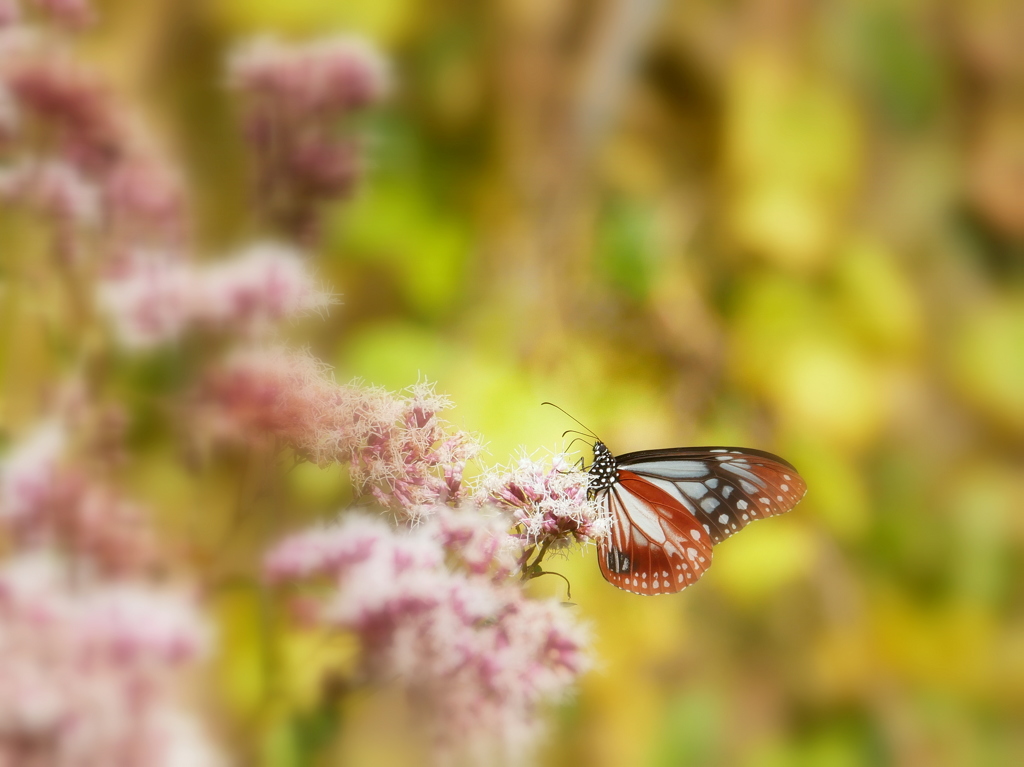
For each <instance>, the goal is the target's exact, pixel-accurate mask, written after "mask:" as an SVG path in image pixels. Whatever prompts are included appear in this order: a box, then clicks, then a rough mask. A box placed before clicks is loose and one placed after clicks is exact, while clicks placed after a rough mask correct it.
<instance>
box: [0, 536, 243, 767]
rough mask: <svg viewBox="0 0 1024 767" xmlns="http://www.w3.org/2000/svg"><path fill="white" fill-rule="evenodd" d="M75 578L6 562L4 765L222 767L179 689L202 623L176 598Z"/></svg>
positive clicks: (0, 640) (43, 566)
mask: <svg viewBox="0 0 1024 767" xmlns="http://www.w3.org/2000/svg"><path fill="white" fill-rule="evenodd" d="M69 575H70V574H69V572H68V569H67V567H66V565H65V564H64V563H62V562H61V561H59V560H57V559H54V558H49V557H40V556H20V557H17V558H15V559H13V560H9V561H7V562H6V563H4V564H3V565H2V566H0V686H2V689H3V691H4V694H3V695H0V764H3V765H12V766H13V765H71V764H75V765H77V764H110V765H115V764H124V765H129V764H130V765H134V764H147V765H154V767H178V765H179V764H181V763H180V762H179V761H177V760H178V759H180V758H181V757H182V755H187V756H188V757H189V758H190V759H192V760H193V761H190V762H188V764H190V765H194V766H195V767H215V766H216V765H220V764H222V763H223V761H222V759H221V757H220V754H219V752H218V750H217V749H216V748H215V747H214V746H213V744H212V743H211V741H210V740H209V738H208V736H207V734H206V733H205V732H204V731H203V729H202V728H201V727H200V726H199V724H198V721H197V720H196V718H195V715H194V714H193V713H192V712H190V711H189V710H188V709H187V708H186V707H185V705H184V703H183V697H182V695H181V690H180V689H179V687H180V684H179V678H178V677H179V675H180V673H181V672H182V671H183V670H184V669H183V665H182V664H183V663H192V662H194V661H195V660H197V659H198V653H197V650H199V649H201V647H200V645H201V644H202V643H204V642H206V641H207V640H206V637H208V636H209V629H208V627H207V625H206V623H205V621H204V620H203V619H201V618H200V617H199V616H198V614H197V613H196V612H195V611H194V609H193V608H192V606H191V605H190V603H189V602H188V600H186V599H184V598H183V597H182V596H181V595H180V594H178V593H176V592H172V591H168V590H163V589H150V588H148V587H146V586H144V585H142V584H134V585H132V586H127V585H117V586H97V585H82V584H79V585H78V586H76V588H75V589H72V588H71V587H70V585H69V584H70V582H71V581H70V577H69ZM76 580H77V581H79V582H80V581H81V576H79V577H78V578H77V579H76Z"/></svg>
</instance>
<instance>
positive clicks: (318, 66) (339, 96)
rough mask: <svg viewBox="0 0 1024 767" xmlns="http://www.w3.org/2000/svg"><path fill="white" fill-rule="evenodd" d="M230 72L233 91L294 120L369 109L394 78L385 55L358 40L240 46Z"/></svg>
mask: <svg viewBox="0 0 1024 767" xmlns="http://www.w3.org/2000/svg"><path fill="white" fill-rule="evenodd" d="M227 69H228V84H229V86H230V87H231V88H232V89H234V90H237V91H239V92H240V93H242V94H243V95H245V96H246V97H249V98H252V99H256V100H259V101H261V102H265V103H268V104H270V105H273V106H274V107H275V108H277V109H279V110H280V111H281V112H282V113H284V114H283V115H282V116H283V117H290V118H293V119H294V118H295V117H305V116H315V115H324V114H331V113H334V114H339V113H340V114H343V113H345V112H348V111H351V110H353V109H359V108H361V107H364V106H366V105H368V104H370V103H373V102H374V101H377V100H379V99H380V98H381V97H382V96H383V95H384V94H385V93H386V92H387V90H388V88H389V80H390V77H389V73H388V67H387V64H386V62H385V61H384V59H383V58H382V57H381V55H380V53H378V52H377V51H376V50H375V49H374V48H373V47H372V46H371V45H370V44H369V43H368V42H367V41H366V40H364V39H362V38H357V37H331V38H326V39H323V40H317V41H314V42H311V43H304V44H289V43H285V42H282V41H280V40H277V39H274V38H269V37H264V38H258V39H255V40H251V41H249V42H247V43H245V44H244V45H242V46H240V47H239V48H238V49H237V50H236V51H235V52H234V53H233V54H232V55H231V58H230V59H229V61H228V66H227Z"/></svg>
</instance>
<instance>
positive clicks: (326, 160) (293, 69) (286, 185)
mask: <svg viewBox="0 0 1024 767" xmlns="http://www.w3.org/2000/svg"><path fill="white" fill-rule="evenodd" d="M227 70H228V76H227V80H228V85H229V87H230V88H232V89H233V90H234V91H236V92H237V93H238V94H239V96H240V98H241V101H242V125H243V132H244V134H245V137H246V139H247V140H248V141H249V144H250V146H251V147H252V149H253V152H254V155H255V160H256V177H255V179H254V194H255V197H256V204H257V205H259V206H260V209H261V211H262V212H263V213H264V215H265V216H267V218H268V219H269V220H270V221H271V222H272V223H274V224H276V225H277V226H279V227H280V228H282V229H283V230H284V231H286V232H288V233H289V234H290V235H291V236H293V237H298V238H300V239H307V238H309V236H310V235H311V233H314V232H315V229H316V226H317V219H318V214H319V211H320V208H321V206H322V205H323V204H324V203H326V202H329V201H331V200H337V199H345V198H347V197H349V196H350V195H351V194H352V190H353V189H354V188H355V183H356V181H357V179H358V177H359V175H360V172H361V165H362V153H361V151H360V147H359V145H358V144H357V142H356V141H355V140H353V139H352V138H351V137H350V136H348V135H346V131H345V130H344V127H345V126H344V120H345V118H347V117H348V116H349V115H351V114H352V113H354V112H355V111H357V110H360V109H364V108H365V107H367V106H369V105H371V104H373V103H375V102H377V101H379V100H380V99H381V98H382V97H383V96H384V94H385V92H386V91H387V90H388V85H389V82H388V81H389V76H388V71H387V66H386V64H385V62H384V59H383V58H382V57H381V56H380V54H379V53H378V52H377V51H376V50H375V49H374V48H372V47H371V46H370V45H369V44H368V43H367V42H365V41H363V40H361V39H358V38H352V37H334V38H327V39H324V40H318V41H313V42H309V43H303V44H289V43H284V42H281V41H280V40H275V39H272V38H260V39H257V40H253V41H251V42H249V43H246V44H245V45H243V46H241V47H240V48H238V49H237V50H236V51H235V52H234V53H233V54H232V56H231V57H230V59H229V61H228V65H227Z"/></svg>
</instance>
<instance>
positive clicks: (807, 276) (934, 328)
mask: <svg viewBox="0 0 1024 767" xmlns="http://www.w3.org/2000/svg"><path fill="white" fill-rule="evenodd" d="M100 9H101V11H102V14H103V21H102V23H101V24H100V25H99V26H98V27H97V28H96V29H95V30H94V31H93V32H91V33H90V34H89V35H87V36H86V38H85V39H84V40H83V43H82V45H83V46H84V48H85V51H86V54H87V57H88V58H89V59H91V60H92V61H94V62H95V63H96V64H97V65H98V66H99V67H100V68H101V69H102V70H103V71H104V72H105V73H106V75H107V76H109V77H110V78H111V79H112V80H113V82H114V83H115V84H116V86H117V88H118V89H119V90H121V91H122V92H123V94H124V95H125V97H126V98H128V99H132V100H134V101H135V102H136V103H140V104H142V105H143V106H144V109H145V119H146V120H147V121H148V122H149V123H150V125H151V126H152V127H153V128H154V130H155V132H156V133H157V135H158V137H159V140H160V141H161V142H162V143H163V144H164V145H165V146H167V147H168V148H169V150H170V152H171V153H172V154H173V155H175V156H176V157H178V158H180V161H181V164H182V167H183V169H184V171H185V173H186V174H187V176H188V178H189V181H190V183H191V185H192V188H193V189H194V190H195V198H194V200H193V202H194V204H195V212H196V214H197V216H198V220H199V227H198V232H197V235H198V239H199V242H200V243H201V245H202V248H203V250H204V252H207V253H209V254H216V253H220V252H223V251H225V250H227V249H230V248H232V247H234V246H235V245H237V244H238V243H239V242H241V241H243V240H244V239H245V238H247V237H248V236H249V235H250V234H252V233H251V232H250V231H249V227H250V224H249V223H248V221H249V216H248V212H247V209H246V206H247V202H246V200H247V195H246V191H245V186H246V177H245V157H244V151H243V148H242V147H241V145H240V142H239V140H238V137H237V135H238V134H237V120H236V117H237V115H236V114H235V113H234V112H233V107H232V101H231V99H230V98H228V97H227V94H226V93H225V90H224V77H223V69H222V63H223V60H224V56H225V53H226V51H228V50H229V49H230V48H231V46H232V45H234V44H235V43H236V42H238V41H240V40H242V39H244V38H247V37H249V36H251V35H253V34H258V33H263V32H273V33H276V34H279V35H282V36H286V37H295V38H299V39H301V38H306V37H310V36H315V35H321V34H325V33H330V32H356V33H361V34H365V35H367V36H368V37H369V38H371V39H372V40H374V41H375V42H376V43H377V44H378V45H379V46H381V48H382V49H383V50H384V51H385V52H386V53H387V55H388V56H389V57H390V58H391V60H392V61H393V63H394V74H395V82H396V90H395V93H394V95H393V97H392V98H391V100H390V102H389V103H388V104H387V106H385V107H384V108H382V109H378V110H376V111H375V112H374V114H372V115H370V116H369V117H367V118H365V119H364V120H363V124H361V125H360V126H358V128H359V130H360V131H362V132H363V134H364V135H365V137H366V139H365V140H366V146H367V156H368V161H369V168H368V173H367V177H366V183H365V185H364V186H363V188H362V189H361V191H360V193H359V194H358V195H357V197H356V198H355V199H354V200H353V201H352V202H350V203H346V204H339V205H338V206H337V209H336V210H334V211H332V213H331V215H330V217H329V225H328V229H327V236H326V244H325V245H324V247H323V248H322V252H321V253H320V257H319V260H318V267H317V268H318V270H319V274H320V276H321V277H322V278H323V280H324V282H325V283H326V284H328V285H329V286H331V287H332V288H333V289H334V290H335V291H337V292H338V293H339V294H340V296H341V298H342V302H343V304H342V305H341V306H340V307H337V308H336V309H335V310H334V311H332V313H331V315H330V317H329V318H328V319H327V321H326V322H322V323H321V322H313V323H309V324H303V325H302V326H301V327H299V326H297V327H295V328H294V329H293V330H294V335H295V337H296V339H298V340H301V341H303V342H306V343H308V344H310V346H311V348H312V349H313V350H314V351H315V352H316V353H317V354H318V355H320V356H322V357H323V358H324V359H325V360H327V361H329V362H330V363H331V364H333V365H334V366H335V367H336V370H337V375H338V377H339V378H341V379H345V378H348V377H352V376H360V377H362V378H364V379H365V380H367V381H369V382H372V383H376V384H381V385H384V386H387V387H389V388H393V389H399V388H403V387H405V386H407V385H409V384H411V383H414V382H415V381H416V380H418V379H419V378H421V377H423V378H428V379H430V380H434V381H437V382H438V388H439V390H441V391H444V392H447V393H448V394H450V395H451V397H452V399H453V401H454V403H455V405H456V407H455V409H454V410H453V411H452V414H451V420H453V421H454V422H455V423H456V424H457V425H458V426H460V427H463V428H466V429H469V430H471V431H474V432H478V433H480V434H481V435H482V436H483V438H484V440H485V441H486V443H487V445H488V455H486V456H485V457H484V459H483V460H484V462H485V463H491V464H498V463H507V462H509V461H511V460H514V459H515V458H516V456H517V455H519V454H520V451H521V450H523V449H525V450H527V451H533V450H539V449H554V450H559V449H562V448H563V447H564V446H565V445H566V444H567V442H568V439H566V440H562V439H560V435H561V433H562V431H563V430H565V429H568V428H573V427H574V426H575V424H573V423H572V422H571V421H569V420H568V419H567V418H566V417H565V416H563V415H562V414H560V413H558V412H557V411H555V410H553V409H550V408H542V407H541V406H540V403H541V402H542V401H544V400H552V401H554V402H556V403H558V404H559V405H561V406H562V407H564V408H566V409H567V410H568V411H569V412H571V413H572V414H573V415H575V416H576V417H577V418H579V419H580V420H582V421H583V422H584V423H586V424H587V426H588V427H589V428H591V429H593V430H594V431H595V432H596V433H598V434H600V435H601V437H602V439H603V440H604V441H605V442H606V443H608V445H609V446H610V447H611V448H612V450H613V451H615V452H618V453H623V452H627V451H631V450H637V449H643V448H652V447H665V446H672V445H700V444H736V445H748V446H751V447H757V448H762V449H768V450H772V451H774V452H778V453H779V454H781V455H783V456H785V457H786V458H788V459H789V460H791V461H792V462H793V463H794V464H795V465H797V466H798V467H799V468H800V470H801V472H802V473H803V475H804V476H805V477H806V479H807V483H808V486H809V488H810V490H809V492H808V495H807V497H806V499H805V500H804V501H803V503H801V504H800V506H798V507H797V509H796V510H795V511H794V512H793V513H791V514H789V515H787V516H785V517H783V518H779V519H774V520H771V521H769V522H765V523H762V524H758V525H755V526H754V527H752V528H751V529H750V530H749V531H748V532H745V533H744V534H743V535H741V536H739V537H737V538H736V539H733V540H730V541H728V542H727V543H725V544H723V545H722V546H721V548H720V549H718V550H716V554H715V565H714V567H713V568H712V569H711V571H710V572H709V573H708V574H707V575H706V576H705V577H704V579H703V580H702V581H701V582H700V583H699V584H698V585H697V586H695V587H693V588H691V589H688V590H687V591H685V592H683V593H682V594H681V595H678V596H673V597H661V598H640V597H636V596H633V595H630V594H627V593H624V592H620V591H617V590H615V589H613V588H612V587H610V586H609V585H607V584H606V583H605V582H604V581H603V580H602V578H601V576H600V574H599V572H598V568H597V564H596V561H595V557H594V553H593V550H589V551H587V552H585V553H580V552H573V553H571V554H570V555H569V556H568V557H567V558H566V559H564V560H556V561H555V563H554V565H553V569H556V570H558V571H559V572H562V573H564V574H565V575H566V576H567V577H568V578H569V579H570V580H571V582H572V599H573V601H574V602H575V603H576V607H574V608H571V609H575V610H578V611H579V612H580V613H581V614H582V615H583V616H585V618H586V619H587V620H589V621H590V622H591V623H592V626H593V634H594V638H595V648H596V653H597V656H598V658H599V667H598V669H597V671H595V672H593V673H591V674H590V675H589V676H588V677H586V679H585V681H584V684H583V686H582V689H581V690H580V694H579V696H578V697H577V698H576V699H575V700H574V701H571V702H569V703H568V704H567V705H566V706H564V707H563V708H561V709H559V710H557V711H555V712H553V725H552V733H551V737H550V738H549V741H548V745H547V747H546V748H545V751H544V757H543V758H544V763H545V764H550V765H561V764H573V763H576V764H588V765H596V766H600V765H608V766H609V767H610V766H611V765H650V766H651V767H667V766H668V765H692V766H694V767H696V766H698V765H743V766H747V765H749V766H750V767H755V766H756V767H762V766H763V767H774V766H775V765H780V766H781V765H814V766H815V767H819V766H820V767H833V766H834V767H846V766H847V765H851V766H853V765H911V766H915V765H922V766H925V765H927V766H929V767H930V766H932V765H1014V764H1024V564H1022V562H1024V559H1022V553H1024V552H1022V548H1024V515H1022V513H1021V509H1022V506H1024V472H1022V468H1024V460H1022V459H1024V45H1021V41H1022V40H1024V6H1022V5H1021V4H1020V3H1019V2H1014V0H1003V1H1001V2H1000V1H999V0H966V1H964V2H952V0H950V2H941V1H939V0H933V1H932V2H926V1H925V0H863V1H859V2H858V1H854V0H830V1H828V2H801V0H687V2H680V3H672V2H658V1H657V0H603V1H602V2H595V1H591V2H581V1H578V0H490V1H489V2H478V1H472V0H435V1H434V2H424V1H423V0H344V2H339V1H338V0H188V1H183V0H150V1H149V2H145V3H139V2H132V1H131V0H108V1H107V2H105V3H101V4H100ZM13 331H14V328H11V327H9V328H8V331H7V332H6V333H5V340H4V342H3V346H4V352H5V353H4V358H5V362H4V368H5V373H4V375H5V401H6V404H5V412H4V420H5V424H4V426H5V429H15V428H16V427H17V426H18V424H19V423H20V422H21V421H24V420H27V416H23V415H22V414H26V413H30V411H31V407H30V406H29V405H27V404H26V403H29V402H32V401H34V398H35V397H36V396H37V392H36V388H37V387H38V385H39V382H40V381H41V380H43V379H45V378H46V375H47V371H48V370H50V369H51V367H52V366H50V365H49V363H47V362H46V359H45V355H43V354H42V353H40V352H34V351H33V349H34V348H35V346H33V344H34V340H33V339H34V336H33V335H32V334H31V332H26V331H25V328H24V327H19V328H17V332H13ZM575 449H576V450H577V451H578V450H579V449H581V446H580V444H579V443H577V444H576V446H575ZM153 455H154V457H152V458H151V460H150V463H149V465H150V466H151V468H150V469H148V470H146V471H143V472H141V473H140V474H139V475H138V476H137V477H136V481H137V483H138V485H139V487H140V492H142V493H144V494H145V495H146V496H147V497H150V498H158V499H163V500H164V506H165V507H166V508H168V509H173V508H175V507H176V506H175V504H176V502H178V501H182V500H184V499H182V498H180V497H177V496H176V495H175V494H176V493H178V494H179V495H180V493H181V492H182V491H181V490H180V484H181V483H179V482H178V481H177V480H176V479H175V475H174V472H173V471H172V470H170V469H167V468H166V466H165V464H166V461H165V462H164V463H161V458H160V453H159V451H154V454H153ZM574 457H575V456H574ZM163 458H166V455H164V456H163ZM587 458H588V460H589V456H587ZM288 481H289V493H290V497H291V500H290V503H292V504H293V505H294V506H296V507H302V508H303V509H305V510H306V513H307V514H316V513H325V512H327V511H330V510H332V509H335V508H337V506H338V504H340V503H342V502H343V500H344V490H343V489H342V486H343V484H344V483H343V481H342V478H341V476H340V475H339V474H337V473H336V472H333V471H321V470H319V469H317V468H316V467H315V466H311V465H303V466H301V467H299V468H298V469H296V470H295V471H294V472H292V473H291V474H290V475H289V480H288ZM218 502H219V501H218V500H217V499H216V497H207V498H206V499H204V500H203V501H202V503H203V504H207V505H210V506H214V505H216V504H217V503H218ZM225 503H227V502H226V501H225ZM183 505H184V506H187V507H189V508H193V509H194V507H195V505H196V499H195V498H190V499H188V503H185V504H183ZM181 507H182V505H178V506H177V508H181ZM171 513H172V512H171ZM211 513H213V512H211ZM191 519H192V521H191V522H189V524H193V523H194V517H193V518H191ZM170 524H173V520H171V522H170ZM182 524H184V523H182ZM536 587H537V589H538V590H539V591H547V592H549V593H563V591H562V589H563V584H561V582H560V581H558V580H557V579H554V578H551V579H543V578H542V579H540V580H539V581H537V582H536ZM222 613H223V614H222V616H221V618H222V626H221V640H222V643H223V648H222V651H221V658H220V659H219V661H218V663H217V669H216V679H217V685H218V686H219V687H220V688H221V690H222V693H223V696H224V699H225V700H226V701H227V706H228V708H229V709H230V710H231V712H232V714H233V715H234V716H236V717H239V718H241V719H243V720H244V719H245V717H246V716H248V715H250V714H252V715H253V716H258V718H262V720H265V722H266V727H265V728H256V730H257V731H259V732H260V735H259V737H261V738H264V739H265V743H262V745H261V746H260V747H259V748H258V749H257V750H258V751H259V752H260V753H261V754H262V756H261V761H262V762H264V763H266V764H268V765H272V766H273V767H277V766H278V765H280V766H281V767H284V766H285V765H298V764H300V763H305V762H301V761H300V759H299V757H298V756H296V755H297V754H299V753H300V752H301V749H298V748H296V747H293V746H294V743H295V742H296V740H301V739H302V737H304V735H303V733H308V732H309V731H310V729H311V728H312V729H315V728H316V727H317V726H320V727H323V726H324V725H323V723H319V724H318V723H317V722H316V721H311V720H309V719H303V718H302V712H303V705H304V703H303V697H302V695H295V696H292V697H289V696H288V695H284V694H282V696H280V697H279V698H278V699H277V701H278V702H277V703H275V704H274V711H271V712H269V713H268V711H267V709H266V702H265V701H266V692H267V691H266V689H265V684H266V682H265V679H264V676H265V675H266V673H267V672H266V669H265V668H264V665H265V664H264V663H263V656H262V655H261V653H260V650H259V647H258V645H259V637H260V632H259V631H258V629H257V628H256V626H257V624H258V622H259V605H258V604H254V603H253V598H252V597H248V596H245V595H242V596H238V597H237V598H226V599H225V601H224V605H223V610H222ZM307 649H308V648H307ZM296 657H298V658H299V660H298V661H296V662H294V663H293V664H292V665H291V666H290V667H289V668H290V669H291V672H290V673H292V674H294V675H297V676H301V675H302V674H303V673H304V672H307V671H308V673H309V675H310V676H311V677H312V676H314V673H313V666H312V665H308V666H307V665H306V664H305V663H304V662H303V661H302V658H303V657H304V656H302V654H301V652H299V654H298V655H297V656H296ZM295 686H296V688H301V687H302V683H300V682H296V684H295ZM256 701H262V702H261V703H258V704H257V702H256ZM253 712H257V713H253ZM394 712H395V705H394V700H393V699H391V698H389V697H388V696H387V695H384V694H382V695H365V696H357V697H356V698H355V699H354V700H353V701H351V703H350V704H349V705H348V706H347V707H346V709H345V711H344V714H343V715H344V721H343V723H342V730H341V740H340V743H339V744H338V746H337V747H336V748H334V749H333V750H332V756H331V759H332V761H331V762H330V763H332V764H334V763H336V764H366V765H377V764H388V763H398V764H401V763H409V762H407V761H404V760H407V759H408V758H410V757H409V753H411V752H409V751H407V750H405V746H404V744H403V739H402V737H401V736H402V732H403V725H402V722H401V718H400V717H398V716H396V714H395V713H394ZM296 722H298V723H299V725H296V724H295V723H296Z"/></svg>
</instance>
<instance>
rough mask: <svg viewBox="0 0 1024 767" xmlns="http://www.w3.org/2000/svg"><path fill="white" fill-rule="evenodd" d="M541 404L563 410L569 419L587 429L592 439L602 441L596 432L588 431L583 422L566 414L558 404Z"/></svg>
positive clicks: (563, 411)
mask: <svg viewBox="0 0 1024 767" xmlns="http://www.w3.org/2000/svg"><path fill="white" fill-rule="evenodd" d="M540 404H541V405H551V407H553V408H555V409H556V410H561V411H562V413H563V414H565V415H567V416H569V418H572V420H574V421H575V422H576V423H578V424H579V425H580V426H583V428H584V429H587V434H588V435H590V436H591V437H593V438H594V439H596V440H597V441H599V442H600V441H601V438H600V437H599V436H597V435H596V434H594V432H593V431H591V430H590V429H588V428H587V427H586V426H585V425H584V424H583V422H582V421H580V420H579V419H578V418H575V417H573V416H571V415H569V414H568V413H566V412H565V410H563V409H562V408H560V407H558V405H556V404H555V403H554V402H541V403H540ZM568 433H569V432H565V434H568ZM565 434H563V435H562V436H563V437H564V436H565Z"/></svg>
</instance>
